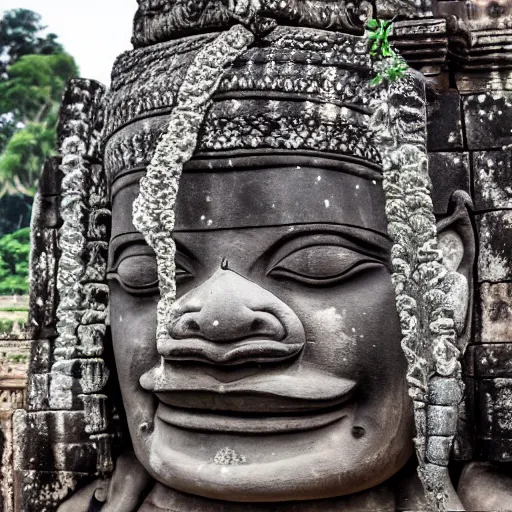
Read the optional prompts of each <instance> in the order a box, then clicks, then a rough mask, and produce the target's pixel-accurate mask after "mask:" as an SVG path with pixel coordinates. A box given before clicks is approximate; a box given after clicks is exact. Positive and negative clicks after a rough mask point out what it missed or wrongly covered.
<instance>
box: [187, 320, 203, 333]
mask: <svg viewBox="0 0 512 512" xmlns="http://www.w3.org/2000/svg"><path fill="white" fill-rule="evenodd" d="M185 329H186V330H187V331H188V332H193V333H198V332H199V331H200V330H201V327H199V324H198V323H197V322H196V321H195V320H192V319H190V320H187V322H186V324H185Z"/></svg>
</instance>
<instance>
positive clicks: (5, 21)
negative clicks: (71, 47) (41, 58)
mask: <svg viewBox="0 0 512 512" xmlns="http://www.w3.org/2000/svg"><path fill="white" fill-rule="evenodd" d="M45 28H46V27H45V26H44V25H43V24H42V23H41V16H40V15H39V14H37V13H35V12H34V11H30V10H28V9H13V10H10V11H6V12H5V14H4V16H3V18H2V19H1V20H0V56H1V57H2V58H1V59H0V77H1V78H4V79H6V78H7V68H8V66H9V65H10V64H12V63H13V62H16V61H17V60H18V59H19V58H21V57H23V55H31V54H43V55H52V54H55V53H63V52H64V49H63V48H62V45H61V44H60V43H58V42H57V36H56V35H55V34H52V33H50V34H47V35H46V36H44V37H42V36H41V32H42V31H43V30H44V29H45Z"/></svg>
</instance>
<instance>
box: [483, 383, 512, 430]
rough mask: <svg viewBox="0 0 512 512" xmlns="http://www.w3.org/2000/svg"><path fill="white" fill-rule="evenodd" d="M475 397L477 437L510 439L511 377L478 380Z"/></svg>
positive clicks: (511, 413)
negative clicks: (477, 412) (478, 412)
mask: <svg viewBox="0 0 512 512" xmlns="http://www.w3.org/2000/svg"><path fill="white" fill-rule="evenodd" d="M476 399H477V407H478V410H479V411H480V414H479V415H478V423H477V425H476V431H477V435H478V437H483V438H491V439H512V378H501V377H500V378H495V379H481V380H479V382H478V384H477V391H476Z"/></svg>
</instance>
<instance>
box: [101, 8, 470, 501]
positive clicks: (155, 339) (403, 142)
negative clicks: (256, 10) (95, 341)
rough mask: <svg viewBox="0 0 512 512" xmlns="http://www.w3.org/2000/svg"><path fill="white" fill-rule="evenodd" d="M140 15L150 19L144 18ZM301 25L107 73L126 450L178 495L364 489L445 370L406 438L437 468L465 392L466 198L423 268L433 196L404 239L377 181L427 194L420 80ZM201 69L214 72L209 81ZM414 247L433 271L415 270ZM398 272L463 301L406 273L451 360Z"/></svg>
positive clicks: (201, 44)
mask: <svg viewBox="0 0 512 512" xmlns="http://www.w3.org/2000/svg"><path fill="white" fill-rule="evenodd" d="M327 6H328V3H326V9H327ZM150 19H151V18H149V17H148V18H145V17H144V7H142V9H141V12H140V13H139V23H142V22H143V21H144V20H145V21H146V22H147V23H150V21H148V20H150ZM169 19H170V20H171V21H170V22H169V24H170V25H172V22H173V21H174V19H173V18H172V16H171V17H170V18H169ZM141 20H142V21H141ZM305 25H306V26H305V27H304V26H303V27H299V28H293V27H286V26H277V27H273V28H272V30H271V31H270V32H269V33H268V35H263V36H260V37H258V38H257V40H256V42H254V43H252V44H251V45H250V48H248V49H247V44H249V43H246V44H245V46H244V44H240V45H239V47H238V49H237V52H238V53H237V54H236V55H234V56H233V57H232V62H230V63H229V64H230V66H229V67H228V68H227V69H226V70H223V68H222V65H221V64H219V62H218V61H222V59H223V58H224V56H225V55H226V54H227V53H229V51H228V50H229V45H228V49H226V48H223V47H222V44H227V43H225V42H222V43H219V41H220V38H219V40H216V37H217V36H216V35H211V34H206V35H190V36H188V37H181V38H179V39H176V40H171V41H168V42H165V43H162V44H159V45H158V46H149V47H142V48H139V49H136V50H134V51H133V52H130V53H127V54H125V55H123V56H122V57H121V58H120V59H119V60H118V62H117V63H116V66H115V68H114V74H113V86H112V90H111V92H110V95H109V99H108V101H109V103H108V107H107V114H106V115H107V118H106V119H107V120H106V141H105V159H104V163H105V169H106V172H107V175H108V177H109V178H108V179H109V187H110V197H111V204H112V237H111V241H110V245H109V265H108V277H109V283H110V311H109V313H110V327H111V331H112V341H113V347H114V355H115V360H116V367H117V373H118V377H119V383H120V387H121V392H122V395H123V404H124V409H125V412H126V417H127V421H128V427H129V431H130V436H131V440H132V443H133V448H134V451H135V454H136V456H137V458H138V459H139V461H140V462H141V464H142V465H143V466H144V468H145V469H146V470H147V471H148V472H149V473H150V474H151V475H152V476H153V478H155V479H156V480H157V481H158V482H160V483H161V484H163V485H164V486H168V487H171V488H173V489H176V490H179V491H182V492H185V493H189V494H194V495H199V496H203V497H207V498H214V499H217V500H225V501H243V502H279V501H292V500H317V499H324V498H331V497H336V496H343V495H351V494H354V493H358V492H360V491H364V490H367V489H370V488H374V487H376V486H378V485H380V484H382V483H383V482H386V481H387V480H388V479H390V478H391V477H393V476H394V475H396V474H397V473H398V472H399V470H400V469H401V468H402V467H403V466H404V465H405V464H406V462H407V461H408V460H409V459H410V457H411V455H412V454H413V437H414V430H415V425H414V419H413V403H412V400H411V398H410V396H409V393H408V391H411V389H412V390H413V391H411V394H412V396H413V398H414V400H415V404H416V405H415V407H416V408H417V409H418V410H420V412H419V413H418V414H419V415H420V416H421V415H422V414H423V417H425V418H426V415H425V410H426V406H427V402H428V390H427V384H428V382H429V379H430V378H431V377H432V375H435V372H436V371H438V370H439V368H441V367H442V368H444V369H443V370H439V372H440V373H439V378H441V379H442V378H445V377H446V378H451V382H452V386H455V388H457V390H456V391H454V392H453V393H454V394H453V393H452V396H451V397H450V398H449V399H445V402H439V404H437V402H436V403H435V406H436V407H438V409H439V408H440V409H439V410H438V411H437V412H438V413H439V412H441V414H444V413H445V412H446V414H451V418H452V420H451V421H452V426H451V429H450V428H448V429H447V430H445V431H439V427H438V426H437V425H436V426H434V430H432V431H429V432H427V431H426V430H423V431H422V432H418V433H417V436H418V450H419V452H420V453H422V454H423V455H424V454H425V451H427V452H428V451H429V453H430V455H429V457H430V459H432V457H434V458H435V457H436V456H437V457H438V459H436V460H434V461H432V460H429V462H435V463H436V464H438V465H439V467H442V466H445V465H446V464H447V458H448V456H449V451H450V446H451V442H452V440H453V434H454V432H455V430H454V429H455V428H456V424H453V422H454V421H456V415H457V411H456V406H457V404H458V403H459V402H460V400H461V396H462V395H461V392H460V390H459V388H458V387H457V382H458V381H457V379H458V378H459V376H460V374H459V373H457V372H460V368H459V370H457V368H458V367H457V364H458V363H457V353H456V352H457V349H456V347H455V338H457V336H455V335H454V334H450V331H449V330H450V329H452V328H453V325H454V324H453V321H454V320H455V325H456V330H457V332H458V334H459V338H460V337H461V336H463V334H464V333H465V332H466V325H467V320H468V304H469V289H470V278H469V277H468V276H469V275H470V269H471V261H472V252H471V250H470V251H469V253H468V252H465V250H464V243H465V240H466V238H465V235H464V236H461V235H460V230H459V228H454V227H453V226H455V224H456V223H455V224H452V221H453V220H454V219H455V220H459V221H460V219H461V217H464V214H463V212H462V210H465V205H464V200H463V199H460V198H459V201H458V206H457V205H455V207H454V212H456V213H455V216H452V218H451V219H450V220H448V221H445V224H444V225H445V227H446V228H447V229H446V231H447V233H446V235H443V236H444V238H443V244H442V247H443V248H445V249H446V252H447V255H448V256H449V259H448V260H447V261H448V262H449V263H448V268H446V267H435V265H437V263H436V262H437V260H438V259H439V255H438V253H437V252H436V250H435V247H434V246H432V245H429V244H431V242H432V240H433V238H432V237H433V236H434V235H433V233H434V234H435V231H432V229H434V230H435V225H434V223H433V222H434V217H433V211H432V209H431V208H432V204H431V202H430V199H428V196H425V197H426V199H425V203H424V205H423V206H422V205H421V204H420V203H421V202H422V201H423V199H421V198H420V199H419V200H418V199H417V198H415V197H414V196H412V197H411V199H412V200H411V203H414V202H418V201H419V203H418V204H419V205H420V206H417V205H415V204H413V205H409V204H406V203H407V201H405V202H404V206H402V207H403V208H405V212H404V213H402V216H404V215H405V216H404V221H403V225H400V220H398V221H396V219H397V218H398V219H400V215H401V214H400V212H399V213H398V214H397V216H395V214H396V212H393V211H391V210H392V209H393V208H400V207H401V206H400V204H401V203H400V201H402V199H399V201H398V203H396V204H395V203H393V194H394V192H393V186H394V184H393V176H392V175H391V174H390V173H388V175H387V176H386V174H385V171H386V170H387V171H390V169H395V171H397V172H399V173H400V172H403V175H404V176H406V178H404V180H407V176H408V174H407V173H408V172H411V178H409V182H410V183H409V184H405V185H404V184H403V183H402V184H397V185H396V187H397V191H398V193H402V194H403V193H404V192H403V191H404V190H411V192H412V193H413V194H414V193H418V194H422V193H423V194H428V177H427V176H426V175H425V169H426V167H425V164H424V163H423V160H422V158H423V157H422V155H421V147H422V144H423V147H424V143H425V140H424V134H425V124H424V123H425V119H424V117H422V116H424V110H425V104H424V100H423V98H422V94H423V93H422V92H421V91H422V87H423V86H422V83H421V80H419V79H418V78H417V77H415V76H409V77H408V78H406V79H404V80H405V82H406V85H405V86H404V88H403V89H399V90H397V91H395V92H394V96H393V94H391V93H388V92H383V91H381V90H380V89H379V88H374V87H373V88H372V86H371V85H370V81H371V78H372V72H373V71H372V59H371V57H370V55H369V53H368V46H367V40H366V38H365V37H364V36H358V35H352V34H347V33H340V32H330V31H325V30H319V29H317V28H312V25H309V26H308V24H307V23H305ZM153 28H154V27H153ZM344 28H350V27H348V25H347V27H344ZM351 28H352V31H353V27H351ZM193 31H194V30H190V32H193ZM232 31H233V29H232ZM148 33H152V32H148ZM228 37H229V36H228ZM145 44H148V41H146V43H145ZM216 45H217V47H216ZM234 46H235V47H236V43H235V44H234ZM219 47H220V49H221V50H222V51H219ZM205 48H206V49H208V48H210V54H208V53H207V51H206V50H205ZM225 58H226V59H227V58H228V57H225ZM208 66H210V67H211V68H215V66H217V67H220V69H221V72H220V74H219V75H218V77H217V78H216V79H215V80H213V79H211V80H210V78H209V77H208V76H207V75H208V71H207V70H208ZM196 68H197V69H196ZM205 69H206V71H205ZM205 75H206V77H205ZM208 80H210V81H212V83H213V82H215V85H214V87H211V88H210V90H208V87H209V86H208V85H206V86H203V83H208ZM189 90H190V91H192V92H189ZM197 91H199V93H198V92H197ZM204 91H206V92H204ZM388 94H389V96H387V95H388ZM202 95H203V96H205V97H206V101H205V100H204V98H203V96H202ZM194 101H196V102H197V105H196V106H195V110H194V108H190V111H191V112H192V114H188V111H187V107H189V106H190V105H193V102H194ZM383 105H385V106H387V107H386V108H387V109H388V110H387V111H386V112H384V113H383V110H382V106H383ZM393 108H394V109H397V108H398V109H399V108H404V109H405V114H404V113H400V115H402V118H400V115H397V114H396V113H393V112H392V109H393ZM182 111H183V112H184V114H181V112H182ZM169 114H171V121H169ZM173 115H174V116H175V117H172V116H173ZM195 115H197V116H199V117H200V119H199V121H197V122H196V120H195V118H194V116H195ZM407 115H409V119H407ZM180 116H181V117H180ZM190 116H192V119H190ZM390 119H391V120H392V123H393V126H391V127H390V126H387V125H386V122H388V123H389V122H390ZM400 122H402V125H401V124H400ZM422 123H423V124H422ZM194 125H195V126H196V128H195V132H194V130H192V129H191V126H194ZM411 127H412V128H411ZM168 130H169V131H172V130H174V137H175V138H174V142H173V143H172V144H169V143H168V139H167V140H166V136H165V135H164V134H165V133H166V132H167V131H168ZM397 134H398V135H397ZM162 137H163V138H162ZM397 137H398V139H397ZM400 137H401V139H400ZM159 141H160V143H159ZM397 141H398V142H397ZM397 144H398V146H397ZM157 146H158V148H157ZM418 148H419V149H418ZM393 151H394V153H393ZM158 155H160V156H161V158H160V161H159V162H156V159H158V158H159V157H158ZM169 155H170V156H169ZM184 155H186V156H184ZM393 159H394V160H393ZM176 162H177V163H178V164H179V172H177V171H176V168H175V164H176ZM416 165H418V169H419V170H415V166H416ZM148 168H149V169H148ZM414 173H417V174H414ZM144 176H146V177H144ZM418 176H419V177H418ZM141 178H142V182H145V185H143V187H145V189H144V190H145V191H141ZM144 180H145V181H144ZM173 180H174V181H173ZM415 180H416V181H415ZM404 183H405V182H404ZM411 183H412V185H411ZM400 187H402V188H400ZM407 187H409V189H407ZM414 187H416V189H414ZM422 188H424V190H425V192H421V190H422ZM415 191H417V192H415ZM144 194H145V196H144ZM165 194H167V195H165ZM141 196H142V199H141ZM137 198H138V199H137ZM137 201H139V202H138V203H137ZM456 202H457V201H456ZM134 204H135V206H134ZM415 208H419V209H420V210H421V208H423V210H421V211H418V210H415ZM429 209H430V210H429ZM409 214H411V215H412V223H409V221H410V219H409V218H407V216H408V215H409ZM415 218H417V225H414V219H415ZM465 218H466V217H464V219H465ZM390 219H391V220H394V223H393V224H392V228H391V231H390V226H389V225H388V223H389V220H390ZM462 224H464V221H463V222H462ZM400 229H402V232H398V231H397V230H400ZM408 229H409V230H412V233H408V232H407V230H408ZM414 230H417V232H418V233H419V234H418V235H415V234H414ZM141 231H142V233H141ZM422 233H423V234H422ZM425 233H426V234H425ZM463 233H464V234H465V233H466V232H463ZM421 236H423V239H422V240H419V239H420V238H421ZM415 237H416V238H415ZM418 240H419V241H418ZM400 244H402V245H400ZM418 248H419V249H418ZM418 250H419V251H420V252H421V251H423V253H425V254H426V253H428V251H430V252H431V254H434V256H433V257H432V260H429V256H426V260H425V261H427V260H428V261H432V262H433V263H432V265H434V267H432V266H431V267H428V268H430V270H428V268H427V267H425V269H424V270H422V269H421V263H422V262H421V261H420V262H419V263H418V262H417V261H416V258H417V257H418V256H417V254H416V252H415V251H418ZM400 251H402V253H400ZM400 261H403V263H400ZM401 265H402V267H403V265H409V266H410V268H414V267H415V265H419V267H418V268H419V270H418V272H420V273H421V272H422V271H423V272H429V271H430V272H434V273H435V272H440V274H439V276H441V277H439V279H441V280H442V279H444V278H445V276H446V275H448V278H447V279H449V280H450V281H449V282H450V283H451V284H453V287H454V286H456V287H457V288H456V291H457V293H456V294H455V295H453V294H452V295H450V293H448V295H446V292H447V291H448V288H449V286H448V288H447V287H446V286H445V288H444V289H443V290H441V289H440V288H439V286H438V285H437V284H436V283H435V282H433V281H432V282H431V289H426V288H423V289H421V285H422V280H423V279H425V276H420V277H418V278H413V277H412V276H411V275H410V276H409V277H410V278H411V280H413V279H416V281H417V283H416V286H417V289H416V293H417V291H418V289H419V290H420V294H421V293H423V294H425V295H426V294H427V292H430V291H432V292H433V291H435V290H436V289H438V288H439V289H438V290H437V291H438V293H440V294H441V296H442V300H441V299H439V298H438V296H437V295H436V296H435V297H433V298H432V299H429V300H431V302H429V303H428V304H427V305H422V304H421V299H417V302H419V303H420V304H419V306H418V308H419V309H422V308H424V309H428V308H429V307H430V308H431V309H432V310H433V311H434V315H437V316H434V317H432V316H430V317H429V316H428V315H426V316H425V318H427V319H428V318H430V320H429V321H432V322H435V321H438V320H439V322H441V324H440V327H439V328H438V331H439V329H440V331H439V332H440V333H441V337H442V336H448V337H450V336H451V337H452V338H450V339H452V341H453V343H454V345H453V347H452V348H451V349H450V348H449V347H450V346H451V345H450V346H448V345H446V344H443V343H445V341H444V340H443V339H441V341H439V340H438V343H439V345H438V346H439V349H438V352H439V354H441V353H442V355H440V356H439V358H438V360H436V356H431V355H430V353H431V348H430V346H428V345H429V344H431V343H432V344H434V343H435V336H434V335H432V332H430V331H428V326H427V327H425V326H424V325H420V326H419V327H418V326H416V325H412V324H411V322H412V323H414V321H415V320H414V318H417V317H415V316H414V315H415V314H413V313H411V312H410V307H409V306H404V301H407V300H412V301H414V300H416V299H415V297H408V295H407V293H408V291H407V290H406V291H404V290H403V289H402V291H401V292H400V287H399V283H398V284H397V280H399V279H400V271H402V270H404V269H403V268H402V267H400V266H401ZM397 268H398V271H397ZM461 268H462V269H463V270H464V271H463V272H462V273H460V269H461ZM436 269H437V270H436ZM404 272H407V271H405V270H404ZM393 276H394V282H393V279H392V277H393ZM429 279H431V280H432V279H434V276H432V277H431V278H429ZM427 281H428V279H427ZM427 281H425V282H427ZM423 284H424V283H423ZM453 287H452V288H451V290H452V291H453V290H454V289H455V288H453ZM397 290H398V291H397ZM455 296H457V297H461V296H462V297H463V299H462V300H458V299H457V300H455V301H454V300H453V297H455ZM167 299H169V300H167ZM397 300H398V303H397V302H396V301H397ZM436 300H437V301H438V302H436ZM450 300H451V302H450ZM400 301H402V302H400ZM442 301H444V302H442ZM397 304H398V310H397ZM432 304H434V305H433V306H432ZM414 307H416V306H414ZM414 307H413V309H414ZM408 308H409V309H408ZM452 310H456V311H455V318H453V317H450V319H449V320H446V322H448V323H446V322H445V323H444V324H443V323H442V322H444V320H443V319H442V318H443V315H444V314H445V311H452ZM435 312H437V313H435ZM400 315H401V316H400ZM407 315H409V316H407ZM421 315H422V312H420V313H419V314H418V318H419V320H417V322H419V323H420V324H421V323H422V322H424V320H422V319H421ZM404 318H408V319H407V320H404ZM407 322H409V324H408V326H407V325H406V324H407ZM450 322H451V323H450ZM404 325H405V326H406V327H405V331H404ZM407 329H408V330H407ZM414 329H416V330H417V331H418V333H419V334H416V335H415V336H416V337H415V338H414V341H412V340H413V336H412V335H410V333H411V332H412V331H414ZM443 329H444V330H445V331H446V332H445V331H443ZM426 332H428V335H429V336H430V335H432V339H430V340H423V341H422V340H421V339H420V337H421V336H425V333H426ZM407 333H409V335H410V336H409V338H407ZM404 336H405V341H404ZM453 336H455V338H454V337H453ZM450 343H451V342H450ZM421 345H423V348H422V347H421ZM447 347H448V348H447ZM404 350H405V354H404ZM422 350H423V352H422ZM450 350H453V351H454V352H453V353H451V352H450ZM415 351H417V353H415ZM426 354H429V355H426ZM428 358H430V359H432V361H430V359H428ZM427 359H428V361H427ZM443 361H444V362H443ZM408 362H409V372H408V366H407V364H408ZM430 364H432V365H433V366H434V368H433V369H432V368H430V366H429V365H430ZM443 364H444V366H443ZM435 365H437V366H435ZM436 368H437V370H436ZM443 372H444V373H443ZM407 373H409V383H408V382H407V380H406V374H407ZM455 388H454V389H455ZM443 407H444V408H445V411H443ZM422 408H423V410H421V409H422ZM425 421H426V420H425ZM416 423H417V425H416V428H418V420H417V422H416ZM420 423H421V421H420ZM441 428H442V427H441ZM436 429H437V430H436ZM432 435H433V437H432ZM429 436H430V437H429ZM429 443H430V444H429ZM436 443H437V444H436ZM438 445H440V446H439V447H438ZM436 450H437V452H436ZM434 487H435V486H434Z"/></svg>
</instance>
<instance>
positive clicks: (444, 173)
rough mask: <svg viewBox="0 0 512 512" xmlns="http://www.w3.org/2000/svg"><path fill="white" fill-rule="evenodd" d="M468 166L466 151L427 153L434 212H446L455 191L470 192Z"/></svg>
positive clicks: (440, 213)
mask: <svg viewBox="0 0 512 512" xmlns="http://www.w3.org/2000/svg"><path fill="white" fill-rule="evenodd" d="M443 119H444V118H443ZM429 133H430V132H429ZM469 168H470V166H469V154H468V153H464V152H453V151H452V152H436V153H432V152H430V153H429V155H428V172H429V175H430V179H431V180H432V202H433V204H434V212H435V213H436V214H438V215H446V213H448V207H449V204H450V198H451V197H452V195H453V193H454V192H455V191H457V190H463V191H464V192H467V193H468V194H469V193H470V177H469Z"/></svg>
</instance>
